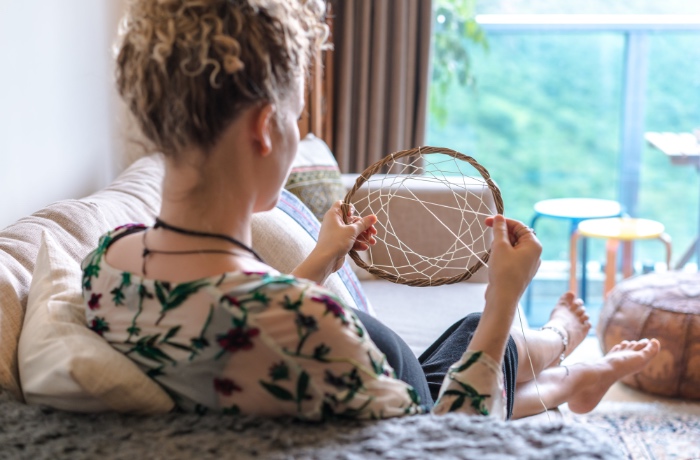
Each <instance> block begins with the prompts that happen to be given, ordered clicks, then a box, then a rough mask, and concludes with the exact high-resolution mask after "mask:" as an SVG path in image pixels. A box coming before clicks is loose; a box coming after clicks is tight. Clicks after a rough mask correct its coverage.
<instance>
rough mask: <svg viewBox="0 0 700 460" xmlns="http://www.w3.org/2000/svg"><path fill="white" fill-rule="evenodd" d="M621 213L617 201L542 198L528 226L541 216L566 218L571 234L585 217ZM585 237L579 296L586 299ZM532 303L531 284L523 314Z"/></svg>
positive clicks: (528, 310) (608, 215) (582, 245)
mask: <svg viewBox="0 0 700 460" xmlns="http://www.w3.org/2000/svg"><path fill="white" fill-rule="evenodd" d="M621 215H622V206H620V203H618V202H617V201H612V200H600V199H597V198H556V199H553V200H542V201H538V202H537V203H535V215H534V216H533V217H532V221H531V222H530V227H532V228H533V229H534V228H535V224H536V223H537V221H538V220H539V219H540V218H542V217H549V218H552V219H560V220H561V219H564V220H568V221H569V222H570V225H571V227H570V228H571V230H570V233H569V236H570V237H571V236H573V234H574V232H575V231H576V229H577V228H578V224H579V223H580V222H582V221H584V220H586V219H598V218H603V217H619V216H621ZM586 246H587V244H586V239H585V238H584V239H583V241H582V242H581V263H582V264H583V265H582V267H583V269H582V270H581V292H580V294H581V295H580V297H581V298H582V299H583V300H584V302H585V301H586V262H587V260H588V254H587V249H586ZM531 304H532V285H531V286H530V287H528V289H527V297H526V299H525V314H526V315H529V314H530V308H531Z"/></svg>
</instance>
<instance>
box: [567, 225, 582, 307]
mask: <svg viewBox="0 0 700 460" xmlns="http://www.w3.org/2000/svg"><path fill="white" fill-rule="evenodd" d="M578 238H579V233H578V230H574V231H573V232H572V233H571V240H570V243H569V244H570V247H569V264H570V267H569V291H571V292H573V293H574V294H576V293H577V292H578V290H577V289H576V287H577V286H576V284H577V283H576V262H577V260H578V254H576V251H577V247H578ZM584 270H585V268H584Z"/></svg>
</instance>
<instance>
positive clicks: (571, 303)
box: [544, 292, 591, 366]
mask: <svg viewBox="0 0 700 460" xmlns="http://www.w3.org/2000/svg"><path fill="white" fill-rule="evenodd" d="M547 326H552V327H555V328H557V329H559V330H561V331H563V332H564V333H565V334H566V335H567V337H568V342H569V343H568V345H567V346H566V349H565V350H564V355H565V356H569V355H570V354H571V352H573V351H574V350H575V349H576V347H578V346H579V345H580V344H581V342H583V339H585V338H586V335H588V331H589V330H590V329H591V323H590V322H589V321H588V313H586V307H584V306H583V300H581V299H577V298H576V296H575V295H574V293H573V292H567V293H566V294H564V295H562V296H561V297H560V298H559V302H557V304H556V305H555V306H554V309H553V310H552V314H551V315H550V316H549V322H548V323H547V324H545V329H544V330H545V331H546V330H548V329H546V327H547ZM550 332H552V333H553V334H555V332H553V331H550ZM556 364H559V359H558V356H557V359H556V360H555V361H553V362H552V363H551V364H550V366H551V365H556Z"/></svg>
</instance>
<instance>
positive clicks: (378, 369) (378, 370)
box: [367, 351, 384, 375]
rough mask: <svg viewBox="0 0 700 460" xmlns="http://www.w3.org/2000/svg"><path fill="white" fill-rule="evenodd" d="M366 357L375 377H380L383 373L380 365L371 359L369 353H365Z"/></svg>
mask: <svg viewBox="0 0 700 460" xmlns="http://www.w3.org/2000/svg"><path fill="white" fill-rule="evenodd" d="M367 357H368V358H369V362H370V363H372V369H374V373H375V374H377V375H382V374H383V373H384V367H382V365H381V363H378V362H376V361H375V360H374V359H372V353H370V352H369V351H368V352H367Z"/></svg>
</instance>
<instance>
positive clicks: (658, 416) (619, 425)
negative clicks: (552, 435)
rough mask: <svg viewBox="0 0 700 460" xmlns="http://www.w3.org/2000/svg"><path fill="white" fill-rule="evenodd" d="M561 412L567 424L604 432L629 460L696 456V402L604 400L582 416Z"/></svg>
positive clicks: (699, 441)
mask: <svg viewBox="0 0 700 460" xmlns="http://www.w3.org/2000/svg"><path fill="white" fill-rule="evenodd" d="M562 412H563V413H564V418H565V420H567V423H577V424H580V425H581V426H587V427H595V428H598V429H600V430H602V431H604V432H605V433H607V434H608V435H609V436H610V437H611V438H613V439H614V440H616V441H617V443H618V446H619V447H621V448H622V449H624V450H625V453H626V455H627V458H628V459H630V460H662V459H663V460H689V459H695V460H697V459H700V408H699V406H698V405H697V404H694V405H691V404H683V403H675V404H662V403H630V402H625V403H614V402H608V403H603V404H601V405H600V406H598V407H597V408H596V409H595V410H594V411H593V412H591V413H590V414H586V415H577V414H573V413H571V412H570V411H568V410H566V409H564V410H563V411H562Z"/></svg>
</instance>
